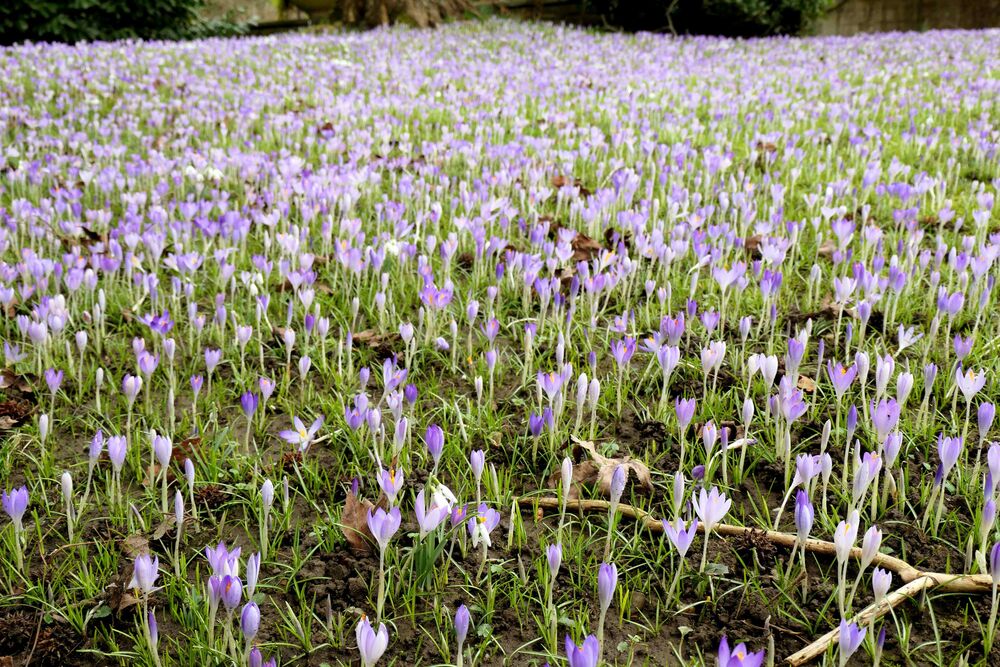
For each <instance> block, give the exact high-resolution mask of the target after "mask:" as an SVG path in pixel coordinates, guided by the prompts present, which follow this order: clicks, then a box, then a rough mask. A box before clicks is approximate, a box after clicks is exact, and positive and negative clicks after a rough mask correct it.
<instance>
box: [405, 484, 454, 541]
mask: <svg viewBox="0 0 1000 667" xmlns="http://www.w3.org/2000/svg"><path fill="white" fill-rule="evenodd" d="M414 511H415V512H416V515H417V526H418V527H419V528H420V537H424V536H425V535H427V534H428V533H431V532H433V531H434V530H435V529H436V528H437V527H438V526H440V525H441V522H442V521H444V520H445V518H446V517H447V516H448V514H449V513H450V512H451V508H450V507H448V506H447V505H438V504H435V503H434V501H433V499H432V501H431V507H430V509H428V508H427V507H426V505H425V501H424V490H423V489H421V490H420V491H419V492H418V493H417V500H416V505H415V506H414Z"/></svg>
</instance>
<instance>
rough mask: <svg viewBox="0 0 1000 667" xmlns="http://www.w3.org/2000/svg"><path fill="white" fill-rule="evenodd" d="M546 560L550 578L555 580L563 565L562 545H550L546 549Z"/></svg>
mask: <svg viewBox="0 0 1000 667" xmlns="http://www.w3.org/2000/svg"><path fill="white" fill-rule="evenodd" d="M545 560H546V562H547V563H548V565H549V576H550V577H551V578H552V579H553V580H554V579H555V578H556V575H557V574H559V566H560V565H562V545H561V544H550V545H549V546H547V547H546V548H545Z"/></svg>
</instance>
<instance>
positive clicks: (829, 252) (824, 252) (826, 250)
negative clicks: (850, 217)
mask: <svg viewBox="0 0 1000 667" xmlns="http://www.w3.org/2000/svg"><path fill="white" fill-rule="evenodd" d="M836 251H837V245H836V244H835V243H834V242H833V239H826V240H825V241H823V243H821V244H820V246H819V256H820V257H823V258H825V259H832V258H833V253H834V252H836Z"/></svg>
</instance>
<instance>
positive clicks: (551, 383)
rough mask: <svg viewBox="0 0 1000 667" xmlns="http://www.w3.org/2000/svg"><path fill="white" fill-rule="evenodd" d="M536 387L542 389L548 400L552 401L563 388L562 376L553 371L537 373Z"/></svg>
mask: <svg viewBox="0 0 1000 667" xmlns="http://www.w3.org/2000/svg"><path fill="white" fill-rule="evenodd" d="M538 386H539V387H541V388H542V391H544V392H545V395H546V396H547V397H548V399H549V400H550V401H551V400H554V399H555V397H556V394H558V393H559V392H560V390H562V386H563V376H562V374H560V373H556V372H555V371H550V372H548V373H542V372H539V373H538Z"/></svg>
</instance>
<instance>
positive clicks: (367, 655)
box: [354, 615, 389, 667]
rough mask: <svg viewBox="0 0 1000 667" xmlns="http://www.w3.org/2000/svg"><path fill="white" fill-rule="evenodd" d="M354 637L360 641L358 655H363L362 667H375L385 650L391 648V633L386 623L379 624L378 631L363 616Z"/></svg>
mask: <svg viewBox="0 0 1000 667" xmlns="http://www.w3.org/2000/svg"><path fill="white" fill-rule="evenodd" d="M354 635H355V637H356V639H357V640H358V653H360V654H361V667H374V665H375V663H377V662H378V661H379V658H381V657H382V654H383V653H385V649H386V647H387V646H389V631H388V630H386V629H385V623H379V624H378V631H377V632H376V631H375V629H374V628H372V624H371V622H370V621H369V620H368V617H367V616H364V615H363V616H362V617H361V620H360V621H358V626H357V628H355V631H354Z"/></svg>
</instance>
